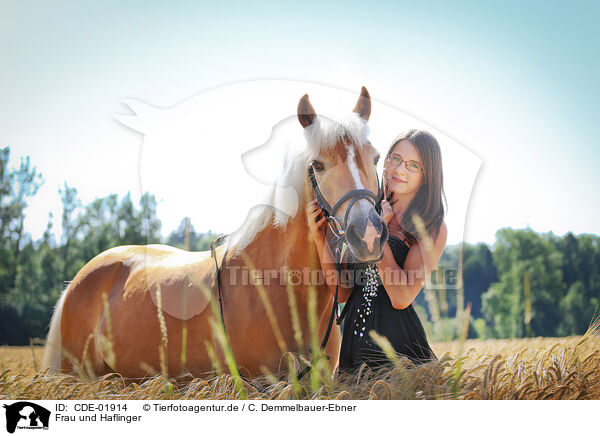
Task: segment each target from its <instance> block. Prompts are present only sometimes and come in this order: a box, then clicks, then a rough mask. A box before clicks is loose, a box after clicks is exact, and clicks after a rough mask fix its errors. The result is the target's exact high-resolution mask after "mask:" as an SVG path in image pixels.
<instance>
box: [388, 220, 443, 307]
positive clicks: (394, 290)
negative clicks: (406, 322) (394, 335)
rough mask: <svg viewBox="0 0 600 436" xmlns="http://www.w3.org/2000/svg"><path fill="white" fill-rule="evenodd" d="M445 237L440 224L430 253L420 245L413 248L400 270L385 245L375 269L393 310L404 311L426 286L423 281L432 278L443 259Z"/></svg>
mask: <svg viewBox="0 0 600 436" xmlns="http://www.w3.org/2000/svg"><path fill="white" fill-rule="evenodd" d="M447 234H448V229H447V228H446V224H445V223H442V226H441V227H440V232H439V235H438V237H437V238H436V240H435V241H433V246H432V247H431V249H430V250H425V249H423V248H422V247H423V246H424V245H425V244H423V243H422V241H419V243H416V244H414V245H413V246H412V247H411V248H410V249H409V251H408V254H407V255H406V260H405V261H404V268H403V269H401V268H400V267H399V266H398V264H397V263H396V261H395V260H394V255H393V254H392V250H391V248H390V246H389V245H388V244H386V245H385V247H384V255H383V257H382V258H381V260H380V261H379V262H378V263H377V268H378V269H379V276H380V277H381V281H382V283H383V286H385V290H386V291H387V293H388V296H389V297H390V301H391V302H392V306H393V307H394V308H395V309H406V308H407V307H408V306H409V305H410V304H411V303H412V302H413V300H414V299H415V297H416V296H417V295H418V294H419V292H420V291H421V289H422V288H423V286H424V284H425V278H426V277H429V276H430V275H431V272H432V271H433V269H434V268H435V267H436V265H437V263H438V262H439V260H440V257H441V256H442V252H443V251H444V247H445V246H446V238H447ZM398 272H399V273H400V274H398ZM399 278H400V279H401V280H400V281H399V280H398V279H399Z"/></svg>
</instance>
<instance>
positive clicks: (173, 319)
mask: <svg viewBox="0 0 600 436" xmlns="http://www.w3.org/2000/svg"><path fill="white" fill-rule="evenodd" d="M365 92H366V91H365ZM367 96H368V94H367ZM307 101H308V100H307ZM369 104H370V103H369ZM357 106H358V105H357ZM311 109H312V107H311ZM369 111H370V106H369ZM366 118H367V119H368V115H367V117H366ZM303 127H305V128H306V126H305V125H304V124H303ZM340 144H341V143H340ZM340 144H329V148H328V149H327V150H326V153H329V154H330V155H332V156H331V158H332V159H337V160H338V161H340V162H341V161H342V160H343V161H344V163H346V161H348V162H347V163H348V165H350V166H351V167H350V168H345V167H343V166H342V167H341V170H339V173H338V174H337V180H338V181H339V183H338V184H337V185H335V186H332V187H330V189H326V192H328V193H330V194H331V195H333V198H339V197H340V196H341V194H343V193H344V192H347V191H348V190H351V189H356V188H357V186H356V183H357V176H356V175H357V174H358V170H357V168H358V169H360V170H361V171H362V170H364V171H363V172H365V171H367V169H368V174H366V175H365V174H363V182H365V185H366V179H367V178H370V179H372V178H373V174H374V172H373V171H374V166H373V168H371V167H370V166H369V167H368V168H367V169H365V168H362V167H363V166H365V165H364V163H363V164H362V165H358V167H357V166H356V159H355V161H354V163H352V162H350V160H351V159H350V158H352V156H354V153H355V154H356V155H358V154H359V153H362V156H363V158H364V159H367V157H366V156H368V159H371V160H372V154H373V151H374V149H372V147H371V146H370V144H369V145H368V147H370V148H371V149H372V150H368V149H367V148H368V147H367V146H366V145H361V146H359V145H357V144H354V147H355V148H356V150H352V153H346V155H345V156H344V157H342V158H340V156H337V155H335V154H336V153H337V152H338V151H339V149H341V148H343V146H342V145H340ZM367 144H368V143H367ZM344 145H345V144H344ZM345 150H346V151H350V149H349V148H348V146H347V145H346V148H345ZM314 151H315V150H313V152H314ZM317 151H318V150H317ZM365 153H366V154H365ZM369 153H370V154H369ZM313 154H314V153H313ZM348 156H350V157H348ZM340 159H341V160H340ZM305 165H306V164H305V163H304V164H302V165H300V168H303V169H304V168H305ZM352 165H354V166H353V167H352ZM344 168H345V169H344ZM351 173H352V174H351ZM332 177H333V176H332ZM301 180H302V183H301V186H297V188H298V194H299V199H300V204H305V203H306V201H307V200H308V198H307V193H309V192H310V189H311V188H310V182H309V180H308V177H307V176H306V173H304V177H302V179H301ZM358 183H359V185H360V181H359V182H358ZM358 187H363V186H358ZM325 188H327V186H325ZM359 203H360V204H362V203H366V202H365V201H364V200H361V201H360V202H357V204H359ZM359 209H361V210H359ZM363 209H364V210H363ZM367 209H368V208H367V207H366V206H365V205H364V204H362V206H360V207H357V208H356V211H355V212H353V214H351V216H350V217H351V218H352V215H356V217H358V218H360V219H364V220H366V221H365V222H366V223H367V224H365V225H371V224H368V218H363V212H364V211H365V210H366V213H367V215H368V212H369V210H367ZM344 212H345V211H344V210H343V209H342V210H341V212H340V213H341V214H343V213H344ZM265 213H266V214H267V215H266V217H267V219H266V220H265V222H266V223H267V224H266V225H264V226H257V228H256V229H255V230H256V231H255V234H253V235H252V237H251V238H250V240H249V241H246V242H245V243H244V244H242V245H241V246H240V245H239V244H238V246H237V247H235V246H230V247H229V248H230V249H227V250H226V245H227V244H226V245H223V246H221V247H218V248H217V250H216V257H217V260H218V262H219V264H220V265H221V266H222V269H221V274H220V278H221V284H222V305H223V315H224V320H225V326H226V333H227V338H228V340H229V343H230V346H231V350H232V352H233V356H234V358H235V361H236V364H237V365H238V367H239V368H240V373H241V375H244V376H250V377H252V376H256V375H259V374H261V373H262V371H263V369H265V368H266V369H268V370H271V371H277V370H278V369H281V368H284V367H285V365H283V364H282V361H281V357H282V347H281V345H282V344H281V341H278V340H277V338H276V335H275V333H274V331H273V328H272V325H271V320H270V319H269V316H268V313H267V310H266V308H265V305H264V303H263V301H262V300H261V298H260V295H259V289H257V288H256V287H255V286H254V285H253V283H252V277H251V276H250V277H248V276H247V275H244V272H245V269H246V268H247V267H248V266H249V265H251V266H252V267H253V268H254V269H256V270H259V271H263V272H264V271H270V273H271V274H276V276H274V277H273V276H271V279H270V281H269V282H268V283H267V282H266V279H265V282H264V285H265V286H264V291H265V293H266V297H267V299H268V301H269V303H270V305H271V306H272V307H273V312H274V316H275V318H276V321H277V325H278V327H279V331H280V332H281V338H282V339H283V342H284V346H285V349H286V350H289V351H296V352H300V353H303V354H305V355H308V349H309V347H310V346H311V343H310V328H309V322H308V305H309V298H308V293H309V283H306V282H303V283H301V284H296V285H295V286H293V287H292V289H293V291H292V292H293V294H294V296H295V303H296V307H297V312H298V316H299V321H300V331H301V337H302V344H299V343H298V341H297V338H296V337H295V336H294V328H293V325H292V320H293V317H292V313H291V310H290V302H289V298H288V289H287V287H286V284H285V280H283V281H282V280H281V278H280V275H279V273H280V272H281V269H280V268H281V267H282V266H285V267H287V268H288V269H289V270H295V271H307V270H310V271H315V270H319V269H320V264H319V259H318V257H317V253H316V246H315V243H314V240H313V239H312V237H311V236H310V231H309V228H308V225H307V214H306V211H305V209H304V208H303V207H301V208H300V209H299V212H298V213H297V214H296V215H295V216H293V217H291V218H289V220H288V221H287V223H285V225H275V224H274V220H273V217H274V215H275V213H274V212H273V211H270V212H269V211H266V212H265ZM356 217H355V218H356ZM371 219H372V218H371ZM370 242H371V243H370V244H368V245H369V246H372V245H373V244H372V241H370ZM378 253H380V251H379V252H378V251H377V249H376V250H375V256H376V255H377V254H378ZM248 261H250V262H248ZM215 273H216V270H215V261H214V259H213V258H212V257H211V255H210V252H187V251H184V250H179V249H176V248H172V247H168V246H164V245H148V246H122V247H116V248H113V249H110V250H107V251H105V252H104V253H101V254H99V255H98V256H96V257H95V258H94V259H92V260H91V261H90V262H89V263H87V264H86V265H85V266H84V267H83V268H82V269H81V270H80V271H79V272H78V273H77V275H76V276H75V278H74V279H73V281H72V282H71V284H70V285H69V286H68V288H67V289H66V290H65V292H64V293H63V296H62V297H61V299H60V300H59V302H58V304H57V307H56V310H55V313H54V316H53V319H52V322H51V328H50V332H49V334H48V338H47V346H46V351H45V356H44V367H47V368H56V369H59V370H60V369H62V370H66V371H68V370H71V369H72V368H73V362H81V363H82V367H84V368H85V369H87V370H89V369H90V366H91V369H92V370H93V373H94V374H96V375H99V374H103V373H107V372H110V371H116V372H119V373H120V374H122V375H124V376H128V377H144V376H146V375H148V373H149V368H153V369H154V370H155V371H157V372H159V371H160V369H161V360H160V357H159V356H160V353H159V349H160V347H161V343H162V341H163V340H164V329H163V332H162V333H161V325H160V321H159V317H158V316H157V311H158V309H157V306H158V305H159V304H160V307H161V308H162V313H163V317H164V321H165V323H164V326H166V337H167V339H168V341H167V344H166V345H167V346H166V349H167V350H168V359H167V361H166V363H167V368H168V370H169V373H170V374H171V375H176V374H181V373H182V372H183V371H185V370H187V371H189V372H191V373H192V374H195V375H196V374H202V373H206V372H208V371H210V370H211V369H212V367H213V362H211V357H210V354H209V353H208V352H207V346H208V347H212V348H213V349H214V350H215V351H216V354H217V356H216V357H217V359H218V360H220V362H221V364H223V365H224V359H223V350H222V349H221V345H220V343H219V340H218V338H217V334H216V331H215V324H214V323H213V324H211V317H213V319H214V313H213V311H212V310H211V307H210V304H209V303H210V299H212V300H213V303H215V302H216V304H217V305H218V298H219V296H218V292H217V286H216V280H215ZM267 274H269V273H267ZM314 286H315V290H316V314H317V317H318V324H317V325H318V328H317V334H318V338H319V340H320V338H322V337H323V335H324V333H325V330H326V328H327V324H328V320H329V314H330V311H331V308H332V304H333V299H332V294H331V291H330V289H329V288H328V286H327V285H326V284H325V283H323V282H322V281H321V282H320V284H314ZM158 289H160V294H161V303H158V302H157V290H158ZM103 295H105V296H106V297H103ZM105 305H107V308H108V310H105ZM218 322H220V320H218ZM184 332H185V333H184ZM103 338H106V340H105V339H103ZM184 338H185V340H186V343H185V344H183V339H184ZM340 340H341V333H340V329H339V327H338V326H334V327H333V330H332V332H331V336H330V339H329V342H328V344H327V347H326V349H325V353H326V354H327V355H328V356H329V357H330V360H329V363H330V366H331V369H332V370H334V369H335V367H336V366H337V363H338V352H339V346H340ZM106 344H109V345H108V346H107V345H106ZM182 350H185V361H183V360H182ZM86 361H87V362H88V365H87V367H86V366H85V365H84V363H85V362H86Z"/></svg>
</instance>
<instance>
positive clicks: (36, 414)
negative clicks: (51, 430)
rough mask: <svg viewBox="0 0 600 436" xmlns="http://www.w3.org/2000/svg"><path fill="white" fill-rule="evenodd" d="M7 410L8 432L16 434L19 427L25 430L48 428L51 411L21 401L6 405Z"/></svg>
mask: <svg viewBox="0 0 600 436" xmlns="http://www.w3.org/2000/svg"><path fill="white" fill-rule="evenodd" d="M2 407H4V408H5V409H6V431H8V432H9V433H14V432H15V429H16V428H17V425H19V424H20V427H24V428H43V429H47V428H48V423H49V421H50V411H49V410H48V409H45V408H43V407H42V406H38V405H37V404H35V403H30V402H29V401H19V402H18V403H13V404H10V405H6V404H4V405H3V406H2Z"/></svg>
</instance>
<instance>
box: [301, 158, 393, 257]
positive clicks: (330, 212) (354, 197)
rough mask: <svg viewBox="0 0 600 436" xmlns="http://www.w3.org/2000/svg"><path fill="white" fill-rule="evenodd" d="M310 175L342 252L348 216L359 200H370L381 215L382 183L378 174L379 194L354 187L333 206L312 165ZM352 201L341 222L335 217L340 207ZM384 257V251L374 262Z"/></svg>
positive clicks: (338, 247)
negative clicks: (322, 189)
mask: <svg viewBox="0 0 600 436" xmlns="http://www.w3.org/2000/svg"><path fill="white" fill-rule="evenodd" d="M308 177H309V178H310V183H311V185H312V189H313V193H314V195H315V199H316V200H317V204H318V205H319V207H320V208H321V211H322V212H323V216H325V219H326V220H327V224H328V225H329V228H330V229H331V232H332V233H333V235H334V236H335V240H334V241H333V245H334V246H335V249H336V251H337V252H338V253H340V252H341V250H342V246H343V245H344V244H345V245H347V242H346V224H347V223H348V216H349V214H350V210H352V206H354V203H356V202H357V201H358V200H360V199H362V198H364V199H366V200H368V201H369V202H370V203H371V204H372V205H373V206H374V207H375V211H376V212H377V213H378V214H379V215H381V201H382V200H383V191H382V189H381V185H380V184H379V176H377V195H375V194H374V193H373V192H372V191H369V190H368V189H353V190H352V191H348V192H347V193H345V194H344V195H342V196H341V197H340V198H339V199H338V200H337V201H336V202H335V204H334V205H333V207H331V205H330V204H329V203H328V202H327V200H325V197H323V193H322V192H321V190H320V189H319V184H318V183H317V179H316V177H315V170H314V168H313V166H312V165H309V167H308ZM346 201H350V203H349V204H348V207H347V208H346V213H345V214H344V220H343V222H342V223H340V222H339V221H338V220H337V218H336V217H335V214H336V212H337V211H338V209H339V208H340V207H341V206H342V205H343V204H344V203H345V202H346ZM382 257H383V251H382V252H381V255H380V256H379V258H377V259H374V260H373V261H372V262H378V261H379V260H381V258H382Z"/></svg>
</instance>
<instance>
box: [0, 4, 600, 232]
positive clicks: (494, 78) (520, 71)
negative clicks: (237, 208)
mask: <svg viewBox="0 0 600 436" xmlns="http://www.w3.org/2000/svg"><path fill="white" fill-rule="evenodd" d="M121 3H123V2H95V3H94V2H85V3H83V2H67V1H64V2H58V1H47V2H39V3H37V4H34V3H33V2H30V3H25V2H5V1H0V60H1V61H0V146H10V147H11V151H12V157H13V162H14V164H15V165H16V164H17V162H18V159H19V158H20V157H21V156H25V155H30V156H31V159H32V162H33V163H34V164H35V165H36V166H37V167H38V169H39V170H40V171H41V172H42V173H43V174H44V177H45V180H46V183H45V185H44V186H43V188H42V189H41V190H40V192H39V194H38V196H37V197H36V198H34V199H32V200H31V201H30V208H29V211H28V218H27V222H26V227H27V229H28V231H30V232H31V233H32V234H33V236H34V237H39V235H40V234H41V232H42V231H43V229H44V227H45V225H46V222H47V214H48V211H50V210H53V211H54V215H55V216H56V217H57V216H59V213H60V206H59V205H60V203H59V197H58V193H57V191H58V188H59V186H60V185H62V183H63V182H64V181H65V180H66V181H68V183H69V184H70V185H72V186H75V187H76V188H77V189H78V190H79V192H80V197H81V198H82V200H83V201H84V202H86V201H90V200H92V199H93V198H95V197H98V196H103V195H107V194H108V193H112V192H116V193H119V194H124V193H125V192H127V191H135V190H136V189H137V188H138V187H139V181H138V179H137V173H136V170H135V169H136V168H137V167H138V166H139V155H140V147H141V143H142V139H141V136H140V135H139V134H137V133H135V132H133V131H131V130H128V129H126V128H125V127H123V126H122V125H120V124H118V123H117V122H116V121H115V120H114V118H113V114H115V113H122V112H124V111H125V109H124V107H123V106H122V105H121V104H120V103H119V101H120V100H122V99H123V98H127V97H132V98H136V99H139V100H142V101H145V102H148V103H151V104H154V105H156V106H161V107H170V106H173V105H176V104H178V103H180V102H181V101H183V100H185V99H187V98H190V97H192V96H194V95H196V94H198V93H200V92H202V91H204V90H207V89H210V88H214V87H216V86H219V85H223V84H226V83H235V82H239V81H245V80H252V79H293V80H299V81H308V82H315V83H320V84H325V85H330V86H334V87H338V88H342V89H347V90H355V89H356V90H358V89H360V86H362V85H366V86H367V87H368V88H369V90H370V92H371V94H372V95H373V97H374V98H376V99H378V100H380V101H382V102H385V103H388V104H390V105H392V106H395V107H397V108H399V109H401V110H403V111H405V112H406V113H408V114H410V115H412V116H413V117H415V118H417V119H419V120H421V121H423V122H425V123H427V124H429V125H431V126H433V127H435V128H436V129H438V130H440V131H442V132H444V133H446V134H447V135H449V136H450V137H452V138H454V139H455V140H456V141H458V142H459V143H461V144H463V145H464V146H465V147H467V148H469V149H470V150H471V151H473V153H475V154H477V155H478V156H479V157H481V159H482V160H483V165H482V168H481V170H480V173H479V176H478V178H477V180H476V183H475V186H474V189H473V194H472V197H471V202H470V207H469V214H468V217H467V223H466V229H465V234H464V238H465V240H466V241H467V242H477V241H485V242H488V243H493V242H494V234H495V231H496V230H498V229H499V228H501V227H506V226H511V227H516V228H522V227H525V226H528V225H529V226H530V227H531V228H533V229H534V230H535V231H539V232H545V231H554V232H555V233H557V234H559V235H562V234H564V233H566V232H567V231H573V232H574V233H576V234H578V233H596V234H600V219H599V218H600V216H599V215H600V214H599V210H598V204H597V198H600V183H599V182H600V175H599V174H600V173H599V171H598V168H600V152H599V151H598V148H597V145H598V143H599V140H600V123H598V118H599V116H598V115H599V109H598V105H597V102H598V101H599V100H600V85H599V84H598V77H600V57H599V56H598V52H599V48H600V47H599V45H600V44H599V43H600V30H599V27H598V25H597V17H598V16H600V14H599V13H600V4H599V3H598V2H585V1H576V2H566V1H565V2H552V1H550V2H548V1H544V2H542V1H525V2H515V1H503V2H488V1H477V2H475V1H474V2H435V1H430V2H426V3H425V2H419V4H417V2H379V3H368V4H367V3H366V2H353V3H344V4H326V5H325V4H321V3H320V2H308V1H306V2H300V3H299V2H273V3H270V4H269V3H261V4H260V5H257V4H251V5H250V4H246V3H244V2H239V3H235V2H223V3H220V4H218V5H217V4H216V2H210V4H199V3H197V2H189V3H187V2H176V3H167V2H163V3H157V2H127V3H126V4H125V3H124V4H121ZM399 130H402V129H401V128H399ZM450 207H451V205H450ZM159 213H160V209H159ZM242 218H243V217H240V220H241V219H242ZM57 224H58V223H57ZM165 230H170V229H165ZM197 230H208V229H197ZM213 230H217V231H227V230H228V229H219V228H218V221H216V222H215V227H214V228H213ZM449 242H456V241H449Z"/></svg>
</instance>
